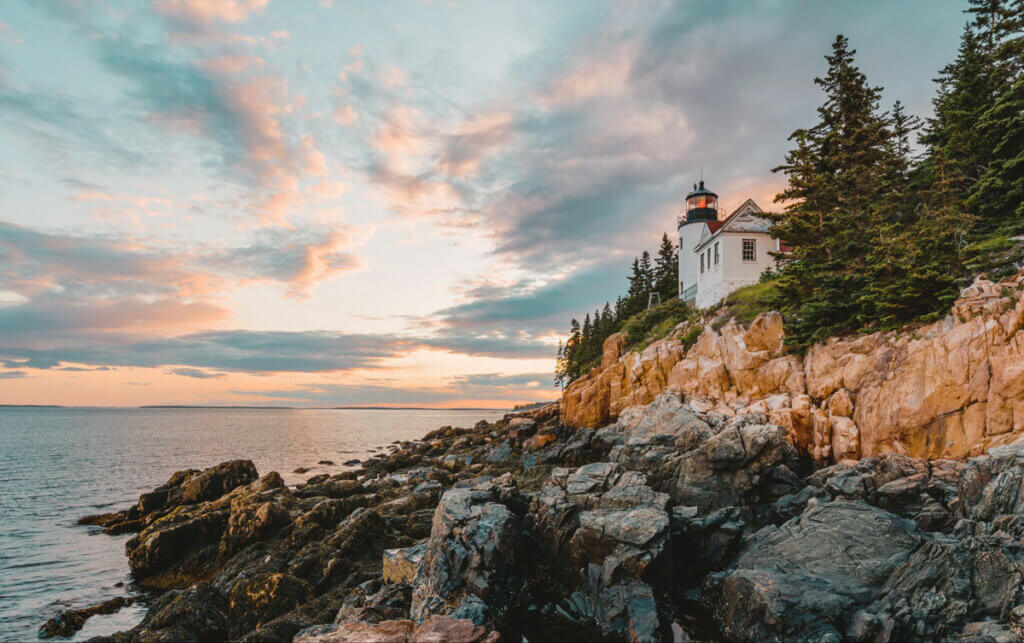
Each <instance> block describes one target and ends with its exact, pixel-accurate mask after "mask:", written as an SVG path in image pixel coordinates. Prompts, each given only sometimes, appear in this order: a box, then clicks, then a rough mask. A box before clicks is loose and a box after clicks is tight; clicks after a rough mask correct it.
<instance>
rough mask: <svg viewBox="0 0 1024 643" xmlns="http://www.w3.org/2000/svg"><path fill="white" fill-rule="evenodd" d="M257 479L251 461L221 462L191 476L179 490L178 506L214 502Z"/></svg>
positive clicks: (254, 467)
mask: <svg viewBox="0 0 1024 643" xmlns="http://www.w3.org/2000/svg"><path fill="white" fill-rule="evenodd" d="M258 477H259V475H258V474H257V473H256V466H255V465H253V463H252V461H251V460H232V461H231V462H223V463H221V464H218V465H217V466H215V467H210V468H209V469H206V470H205V471H203V472H202V473H198V474H196V475H193V476H191V477H190V478H189V479H188V481H187V482H185V483H184V485H183V486H182V488H181V499H180V504H183V505H188V504H195V503H197V502H204V501H206V500H216V499H217V498H220V497H221V496H223V495H224V494H225V493H227V492H229V491H231V490H232V489H234V488H235V487H240V486H242V485H246V484H249V483H250V482H253V481H254V480H256V478H258Z"/></svg>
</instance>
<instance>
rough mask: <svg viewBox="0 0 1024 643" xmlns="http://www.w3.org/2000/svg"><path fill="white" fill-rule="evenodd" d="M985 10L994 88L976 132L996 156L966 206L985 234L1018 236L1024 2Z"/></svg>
mask: <svg viewBox="0 0 1024 643" xmlns="http://www.w3.org/2000/svg"><path fill="white" fill-rule="evenodd" d="M972 9H973V7H972ZM984 9H985V11H984V12H980V13H979V21H981V20H984V25H985V27H986V28H987V32H988V33H989V34H990V36H989V40H988V44H989V46H990V49H991V51H990V55H989V59H990V70H991V71H990V74H989V78H990V79H991V84H992V88H991V92H990V95H991V101H990V102H989V104H988V105H987V107H986V109H985V111H984V113H983V114H982V115H981V117H980V118H979V119H978V121H977V122H976V127H975V132H976V134H977V135H978V136H979V137H980V138H982V140H983V141H984V142H985V144H986V145H988V146H990V150H991V151H990V154H989V158H988V159H987V160H988V163H987V164H986V165H985V166H984V171H983V172H982V174H981V176H980V178H979V179H978V181H977V182H976V183H974V184H973V185H971V186H970V189H969V191H968V196H967V205H968V207H969V208H971V210H972V211H973V212H974V213H976V214H977V215H978V223H979V232H980V233H986V232H990V231H998V232H999V233H1002V234H1017V233H1019V232H1022V231H1024V15H1022V14H1024V1H1022V0H1015V1H1012V2H1002V1H996V0H989V2H987V3H985V7H984ZM982 17H983V18H982Z"/></svg>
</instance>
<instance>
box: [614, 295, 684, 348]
mask: <svg viewBox="0 0 1024 643" xmlns="http://www.w3.org/2000/svg"><path fill="white" fill-rule="evenodd" d="M693 317H694V311H693V309H692V308H690V307H689V306H687V305H686V304H685V303H683V301H682V300H681V299H670V300H668V301H666V302H665V303H664V304H662V305H660V306H655V307H654V308H649V309H647V310H645V311H643V312H640V313H637V314H636V315H633V316H632V317H630V318H629V319H627V320H626V321H625V323H623V324H622V332H624V333H626V345H627V348H629V349H633V350H643V348H645V347H647V346H648V345H649V344H650V343H651V342H653V341H656V340H658V339H661V338H662V337H665V336H666V335H668V334H669V333H670V332H672V329H673V328H675V327H676V326H677V325H679V324H680V323H682V322H684V321H688V320H690V319H693Z"/></svg>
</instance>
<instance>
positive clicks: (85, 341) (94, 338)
mask: <svg viewBox="0 0 1024 643" xmlns="http://www.w3.org/2000/svg"><path fill="white" fill-rule="evenodd" d="M126 340H128V341H126ZM416 346H417V343H416V342H415V341H413V340H410V339H405V338H402V337H396V336H389V335H361V334H347V333H340V332H333V331H304V332H284V331H245V330H228V331H208V332H202V333H192V334H187V335H182V336H178V337H150V338H148V339H143V340H141V341H138V340H136V341H131V338H125V337H123V336H118V335H98V334H82V333H79V334H78V335H77V337H75V338H74V339H73V340H71V341H68V342H67V343H65V344H64V345H61V346H57V347H52V348H29V347H26V346H25V345H24V344H22V343H17V344H15V343H10V342H9V340H8V339H7V337H6V336H5V337H4V338H2V339H0V357H4V358H7V359H12V360H29V364H26V366H28V365H31V364H39V365H40V366H38V368H47V366H44V365H46V364H49V366H48V367H53V366H56V365H58V364H59V363H65V362H66V363H71V364H87V365H107V366H138V367H150V368H153V367H166V366H174V367H177V366H187V367H190V368H194V369H211V370H215V371H234V372H249V373H266V372H287V373H318V372H330V371H347V370H353V369H357V368H370V367H374V366H379V365H380V363H381V362H382V361H383V360H386V359H389V358H392V357H396V356H398V355H401V354H404V353H405V352H406V351H408V350H410V349H412V348H415V347H416Z"/></svg>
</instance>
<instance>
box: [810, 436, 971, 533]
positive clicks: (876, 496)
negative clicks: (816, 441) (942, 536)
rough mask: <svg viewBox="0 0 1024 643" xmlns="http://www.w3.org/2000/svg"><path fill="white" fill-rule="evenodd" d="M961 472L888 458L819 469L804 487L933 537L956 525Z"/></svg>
mask: <svg viewBox="0 0 1024 643" xmlns="http://www.w3.org/2000/svg"><path fill="white" fill-rule="evenodd" d="M962 466H963V463H960V462H956V461H953V460H935V461H932V462H927V461H924V460H916V459H914V458H908V457H907V456H903V455H896V454H893V453H890V454H886V455H883V456H876V457H873V458H865V459H863V460H860V461H858V462H843V463H840V464H836V465H833V466H831V467H825V468H823V469H819V470H818V471H817V472H815V473H814V474H813V475H811V476H810V477H809V478H808V479H807V482H808V483H809V484H810V485H811V486H813V487H817V488H821V489H822V490H824V491H825V492H826V493H828V494H829V495H830V496H831V497H833V498H847V499H860V500H866V501H867V502H870V503H871V504H873V505H876V506H878V507H881V508H882V509H885V510H886V511H891V512H893V513H895V514H897V515H900V516H903V517H904V518H910V519H912V520H914V521H916V522H917V524H918V525H919V526H920V527H921V528H922V529H925V530H928V531H936V530H941V529H948V528H950V527H952V526H953V524H954V523H955V522H956V516H955V513H954V506H953V503H954V500H955V499H956V497H957V495H958V494H957V484H958V478H959V472H960V469H961V468H962Z"/></svg>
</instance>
